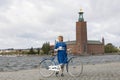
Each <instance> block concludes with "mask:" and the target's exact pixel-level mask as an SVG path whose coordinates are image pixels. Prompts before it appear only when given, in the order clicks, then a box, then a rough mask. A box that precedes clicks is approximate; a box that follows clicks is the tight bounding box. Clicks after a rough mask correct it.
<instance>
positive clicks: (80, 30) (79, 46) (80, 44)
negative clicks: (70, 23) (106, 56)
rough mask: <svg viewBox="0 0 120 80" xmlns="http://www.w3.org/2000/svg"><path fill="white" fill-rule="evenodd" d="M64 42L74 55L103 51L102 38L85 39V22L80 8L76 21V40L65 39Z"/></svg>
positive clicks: (100, 52)
mask: <svg viewBox="0 0 120 80" xmlns="http://www.w3.org/2000/svg"><path fill="white" fill-rule="evenodd" d="M66 44H67V48H69V49H70V50H71V53H74V54H76V55H85V54H90V55H92V54H103V53H104V38H102V39H101V41H100V40H99V41H98V40H88V39H87V22H86V21H84V18H83V12H82V10H81V11H80V12H79V18H78V21H77V22H76V40H73V41H66Z"/></svg>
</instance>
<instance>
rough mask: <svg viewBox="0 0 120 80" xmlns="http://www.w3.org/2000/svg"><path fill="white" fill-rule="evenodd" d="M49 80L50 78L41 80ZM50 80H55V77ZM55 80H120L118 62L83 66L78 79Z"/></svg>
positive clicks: (60, 79) (59, 78)
mask: <svg viewBox="0 0 120 80" xmlns="http://www.w3.org/2000/svg"><path fill="white" fill-rule="evenodd" d="M41 80H50V78H48V79H47V78H46V79H41ZM51 80H55V77H54V78H53V79H51ZM56 80H120V62H119V63H106V64H95V65H84V70H83V73H82V74H81V76H80V77H78V78H73V77H70V76H66V77H63V78H62V77H58V78H56Z"/></svg>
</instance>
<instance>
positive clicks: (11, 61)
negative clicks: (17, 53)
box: [0, 55, 120, 72]
mask: <svg viewBox="0 0 120 80" xmlns="http://www.w3.org/2000/svg"><path fill="white" fill-rule="evenodd" d="M43 57H47V56H21V57H10V56H8V57H5V56H0V72H4V71H18V70H28V69H33V68H36V67H37V66H38V65H39V63H40V61H41V60H42V58H43ZM79 60H80V61H82V62H83V63H84V64H98V63H106V62H120V55H102V56H81V57H79Z"/></svg>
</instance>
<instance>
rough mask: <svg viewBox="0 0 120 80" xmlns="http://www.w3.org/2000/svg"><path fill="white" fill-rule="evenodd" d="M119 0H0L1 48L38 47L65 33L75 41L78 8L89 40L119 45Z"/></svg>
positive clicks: (67, 37)
mask: <svg viewBox="0 0 120 80" xmlns="http://www.w3.org/2000/svg"><path fill="white" fill-rule="evenodd" d="M119 3H120V1H119V0H114V1H112V0H109V1H108V0H104V1H101V0H97V1H96V0H93V1H90V0H84V1H83V0H76V1H74V0H52V1H50V0H11V1H10V0H0V25H1V26H0V43H1V45H0V48H11V47H13V48H29V47H32V46H33V47H40V46H41V45H42V44H43V43H44V42H46V41H50V42H51V43H54V40H55V39H56V37H57V36H58V35H64V39H65V40H75V37H76V36H75V26H76V21H77V20H78V12H79V9H80V7H82V8H83V11H84V18H85V21H87V25H88V26H87V30H88V39H95V40H101V38H102V37H105V40H106V43H108V42H112V43H113V44H115V45H117V46H119V45H120V43H119V42H118V41H120V39H119V38H118V37H119V35H120V32H119V30H120V28H119V23H120V15H119V14H120V11H119V10H120V7H119Z"/></svg>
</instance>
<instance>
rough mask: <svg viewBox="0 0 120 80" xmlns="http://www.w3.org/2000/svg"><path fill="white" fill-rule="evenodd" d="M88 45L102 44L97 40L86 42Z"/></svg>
mask: <svg viewBox="0 0 120 80" xmlns="http://www.w3.org/2000/svg"><path fill="white" fill-rule="evenodd" d="M88 44H102V43H101V42H100V41H98V40H88Z"/></svg>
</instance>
